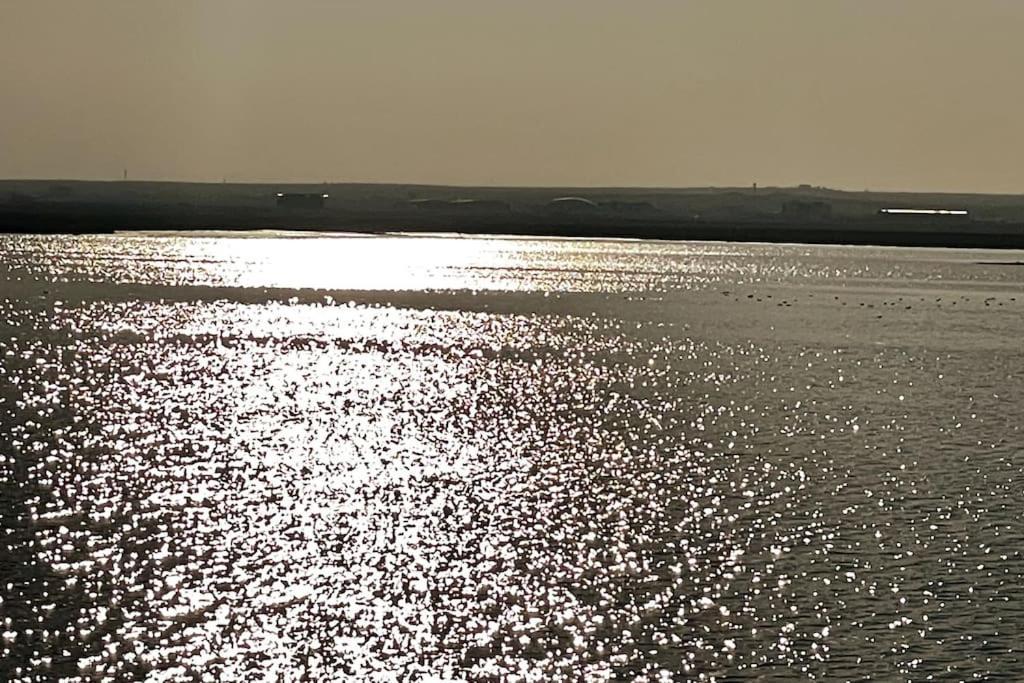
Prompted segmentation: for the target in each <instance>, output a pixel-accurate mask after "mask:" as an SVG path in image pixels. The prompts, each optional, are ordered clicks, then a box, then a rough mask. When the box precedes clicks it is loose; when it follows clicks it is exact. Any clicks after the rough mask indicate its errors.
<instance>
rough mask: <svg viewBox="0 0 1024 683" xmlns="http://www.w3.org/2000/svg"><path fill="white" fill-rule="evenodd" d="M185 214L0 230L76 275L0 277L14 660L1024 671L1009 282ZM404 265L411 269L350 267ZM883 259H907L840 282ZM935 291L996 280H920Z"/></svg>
mask: <svg viewBox="0 0 1024 683" xmlns="http://www.w3.org/2000/svg"><path fill="white" fill-rule="evenodd" d="M4 239H5V240H8V238H4ZM19 239H20V238H19ZM105 239H111V240H116V239H117V238H105ZM128 239H131V240H140V241H141V243H142V244H144V245H147V244H149V243H148V242H146V240H151V239H153V238H147V237H131V238H128ZM176 239H177V240H178V242H175V241H174V240H164V239H163V238H161V239H160V240H158V241H159V244H158V245H156V246H152V245H151V246H149V247H146V248H143V249H141V251H142V252H145V251H146V249H150V251H151V255H152V258H153V259H154V260H151V261H141V262H140V263H136V262H134V261H131V260H129V261H127V262H122V261H117V260H115V259H114V257H113V254H116V252H117V250H116V249H115V248H114V245H111V244H108V243H106V242H103V243H102V245H101V246H96V243H94V242H91V241H90V240H92V238H81V240H79V241H76V242H73V245H78V246H77V249H78V251H77V252H76V249H75V248H69V249H67V250H66V251H61V252H60V253H57V249H56V247H55V245H54V243H50V242H45V241H44V242H35V243H32V242H25V241H18V242H17V243H12V242H11V241H8V242H6V243H5V251H4V254H5V260H4V263H5V265H6V267H7V268H8V270H9V271H10V272H11V273H13V274H14V275H13V277H15V278H23V279H27V280H35V279H39V280H40V281H41V282H42V284H39V285H38V287H39V291H40V292H41V291H42V289H41V288H42V287H44V286H45V287H48V288H52V289H53V291H52V292H51V293H50V294H39V293H38V292H37V293H36V294H31V295H30V294H29V293H25V294H23V295H19V297H16V298H9V297H5V298H0V324H2V325H3V335H0V360H2V364H0V369H2V375H0V391H2V393H0V411H2V419H3V424H4V430H3V432H2V434H0V475H2V476H0V481H2V482H3V483H2V484H0V487H2V488H0V515H2V520H3V527H2V528H3V530H4V534H5V535H4V538H3V543H4V545H5V547H4V548H3V552H4V555H3V557H2V558H0V598H2V602H0V620H2V628H0V631H2V632H3V633H2V637H3V640H2V641H0V673H2V674H4V676H5V678H6V679H9V680H18V679H19V677H21V678H29V677H31V676H42V677H44V678H45V677H54V678H61V677H63V678H65V679H68V680H76V679H77V680H93V679H102V678H105V677H106V678H112V679H128V680H131V679H141V678H146V679H147V680H168V681H171V680H175V681H176V680H192V679H195V678H200V679H205V680H252V679H254V678H255V679H261V680H316V681H321V680H407V679H415V678H416V677H417V676H426V675H432V676H436V677H442V678H449V679H462V678H469V679H475V680H496V679H497V680H513V679H516V678H520V679H523V680H537V681H542V680H543V681H546V680H566V681H573V680H581V679H584V680H602V679H633V678H635V677H638V676H645V677H646V678H647V680H659V679H665V680H673V679H674V680H693V679H708V680H710V679H725V678H729V679H763V680H769V679H773V678H777V677H780V676H790V677H793V676H795V677H801V678H817V679H828V680H833V679H852V680H868V679H872V678H883V679H893V678H897V677H900V678H908V679H915V680H916V679H922V678H925V677H927V676H929V675H934V676H940V677H941V676H946V677H955V678H957V679H968V678H972V677H974V678H982V679H984V678H992V677H996V676H1000V675H1001V676H1003V677H1006V678H1011V679H1012V678H1015V677H1018V676H1019V675H1022V674H1024V667H1022V665H1021V664H1020V657H1019V644H1018V638H1017V631H1018V629H1017V625H1018V624H1019V622H1020V619H1021V618H1022V615H1024V612H1022V611H1021V600H1022V598H1024V593H1022V591H1024V588H1022V586H1024V584H1022V581H1021V579H1022V578H1024V577H1022V574H1024V560H1022V558H1021V555H1020V542H1021V540H1022V538H1021V537H1022V534H1021V526H1020V510H1021V509H1022V507H1021V506H1022V504H1024V500H1022V493H1021V491H1022V489H1021V486H1020V481H1021V477H1022V475H1024V451H1022V445H1021V439H1020V431H1019V429H1020V428H1019V424H1018V421H1019V420H1018V419H1019V406H1020V405H1021V400H1022V395H1024V394H1022V389H1024V386H1022V385H1021V377H1020V375H1019V373H1016V372H1015V371H1014V370H1013V368H1015V367H1019V366H1020V361H1021V360H1022V356H1021V349H1020V347H1019V345H1018V344H1014V343H1013V340H1014V339H1016V340H1019V339H1020V338H1021V334H1022V333H1024V322H1022V320H1024V316H1021V315H1020V314H1021V308H1022V307H1024V306H1022V304H1024V297H1022V296H1020V294H1021V291H1022V290H1024V287H1021V286H1020V280H1019V275H1018V274H1012V273H1004V272H1002V271H999V272H996V271H994V270H992V269H988V270H987V271H986V270H984V269H983V270H982V271H980V272H981V273H982V274H979V271H978V270H977V269H971V268H968V267H967V266H966V265H964V264H965V263H967V262H968V260H967V259H966V258H963V255H962V254H961V255H960V257H958V258H960V260H959V261H957V259H956V258H952V259H950V258H949V257H948V256H947V257H943V258H938V257H936V256H935V254H934V253H933V252H914V251H911V252H900V256H898V257H896V256H893V257H891V259H890V261H886V260H885V258H884V256H885V254H886V253H887V252H884V251H881V250H879V251H877V252H875V251H870V250H869V251H863V252H862V251H850V252H845V251H842V250H839V251H838V252H836V251H828V250H811V249H809V248H804V247H766V246H758V245H752V246H751V245H748V246H742V247H739V246H726V245H652V246H650V247H648V246H645V245H639V244H631V243H627V244H625V245H611V246H602V245H601V244H600V243H595V244H589V243H585V244H576V243H565V244H562V243H557V244H554V245H552V244H548V243H545V242H530V241H527V240H515V241H511V242H510V243H509V244H504V243H503V242H501V241H491V242H493V243H488V244H487V245H485V246H486V248H485V249H484V252H483V253H480V252H477V251H474V249H477V248H482V247H479V245H477V246H475V247H473V249H470V248H468V247H467V248H466V249H465V251H460V249H461V248H462V246H461V245H462V244H463V241H461V240H455V239H452V240H444V239H435V240H433V241H432V242H429V241H428V242H425V241H423V240H422V238H416V239H407V240H406V241H405V242H403V241H402V240H403V238H392V241H388V240H381V241H379V242H375V241H373V240H315V239H307V240H298V241H297V243H301V244H300V245H299V246H292V245H293V243H292V242H290V241H288V240H271V241H264V240H261V239H251V240H242V239H229V240H222V243H216V244H214V243H212V242H211V241H210V240H212V239H213V238H206V239H199V240H195V242H196V243H194V244H193V243H191V242H192V241H191V240H188V239H184V238H176ZM394 242H398V243H400V244H401V245H402V246H401V247H400V248H397V249H392V248H390V247H389V246H388V245H393V243H394ZM467 242H468V241H467ZM32 244H35V245H36V246H35V247H34V248H36V249H37V252H36V253H35V254H33V253H32V248H33V247H32V246H31V245H32ZM41 244H42V245H45V246H46V248H45V249H42V250H40V249H39V245H41ZM368 244H372V246H365V245H368ZM449 244H452V245H453V246H448V245H449ZM83 245H84V246H83ZM353 245H358V246H353ZM424 245H433V246H431V247H430V248H429V249H428V248H426V247H425V246H424ZM118 248H119V249H122V250H123V251H125V252H133V253H134V252H135V251H137V249H136V245H135V243H134V242H133V243H130V244H128V245H121V246H120V247H118ZM289 249H294V250H295V251H288V250H289ZM361 249H366V250H369V251H360V250H361ZM376 249H381V250H382V251H381V252H380V253H377V254H376V255H375V256H374V255H373V254H374V253H375V252H374V250H376ZM488 249H489V250H491V251H490V252H488V251H487V250H488ZM104 250H106V251H104ZM353 252H354V253H353ZM97 253H100V254H101V255H102V254H106V256H104V258H105V259H106V260H104V258H98V257H97ZM385 253H386V254H390V255H391V256H392V258H393V259H394V262H395V263H399V264H406V265H407V266H409V270H408V271H403V270H402V269H401V268H397V269H392V270H391V271H390V275H391V276H392V277H394V278H395V279H394V280H390V281H389V280H388V279H387V276H386V274H384V273H382V272H381V273H378V272H376V271H375V270H374V269H373V268H363V269H362V270H360V271H350V270H349V271H344V272H337V271H332V270H331V266H330V263H331V262H332V259H331V258H328V255H331V254H333V255H334V256H335V257H336V259H335V260H336V261H337V262H339V263H342V264H348V265H351V264H352V263H355V262H360V261H363V260H364V259H365V260H366V263H370V261H369V259H370V258H371V257H372V258H378V259H379V257H380V255H381V254H385ZM748 253H749V254H751V255H752V256H750V257H749V258H748V257H747V255H746V254H748ZM907 253H909V256H908V255H907ZM172 254H174V258H171V255H172ZM283 254H290V256H289V258H295V259H299V255H302V258H309V259H313V260H312V261H310V265H309V268H308V269H307V268H306V267H305V265H306V261H303V260H301V259H299V260H298V261H297V262H298V263H301V264H302V267H299V268H296V267H294V266H293V267H292V268H291V269H290V270H289V269H285V268H283V267H281V268H279V267H278V266H275V265H274V264H275V263H277V262H276V261H275V260H274V257H275V255H276V256H278V257H280V258H283ZM428 254H429V255H430V257H429V259H428V257H427V255H428ZM438 254H444V255H445V256H446V259H441V258H440V257H438ZM837 254H838V255H837ZM203 255H205V256H203ZM954 256H956V253H955V252H954ZM204 259H205V260H204ZM316 259H319V260H316ZM419 259H425V260H423V261H419ZM801 259H806V260H807V263H808V265H807V267H806V268H805V269H802V270H801V269H800V268H799V267H798V266H796V265H794V264H798V263H799V262H800V260H801ZM439 260H440V261H442V262H441V263H440V264H439V263H438V261H439ZM207 261H208V262H209V263H207ZM538 262H539V263H542V264H545V265H544V268H543V269H541V270H538V268H537V263H538ZM559 263H560V264H561V265H562V270H561V271H559V272H563V271H564V273H565V274H562V275H558V276H557V278H564V279H563V280H558V279H556V280H552V279H550V277H552V276H549V275H547V274H542V275H537V272H541V273H547V272H548V270H546V269H550V268H553V267H555V266H556V265H557V264H559ZM146 264H149V265H146ZM409 264H412V265H409ZM417 264H418V265H417ZM481 264H485V265H486V267H487V268H486V269H485V268H484V267H483V265H481ZM630 264H633V266H635V267H637V268H638V271H640V273H641V274H640V275H635V274H634V276H632V277H631V276H630V275H629V268H630ZM638 264H641V265H642V264H646V268H647V270H649V271H650V273H651V274H649V275H644V274H643V272H644V271H643V268H640V267H639V266H638ZM880 267H887V268H888V269H889V270H890V271H893V270H895V271H898V272H899V273H902V274H903V279H899V278H897V279H895V280H893V279H890V280H889V281H888V284H887V286H886V287H885V288H879V286H878V285H877V284H867V285H864V287H865V288H866V289H867V290H868V293H865V290H864V289H858V288H856V287H851V289H850V290H849V291H840V290H836V292H837V293H834V292H833V291H832V290H826V285H828V284H829V283H831V282H833V280H835V278H836V277H840V278H841V279H842V280H843V281H844V282H846V283H849V282H851V281H853V280H857V279H858V278H859V279H860V280H863V281H869V280H871V278H873V277H874V273H876V272H877V271H878V269H879V268H880ZM488 269H489V270H488ZM794 269H795V270H794ZM343 270H344V269H343ZM382 270H383V269H382ZM985 272H988V273H990V275H989V276H984V275H983V273H985ZM402 273H406V274H407V275H408V279H403V278H404V277H406V275H402ZM794 273H795V274H794ZM836 273H839V274H840V276H836ZM908 273H912V274H913V275H912V276H911V275H907V274H908ZM751 274H753V275H751ZM375 278H376V279H375ZM62 279H67V280H71V281H75V280H90V281H104V280H105V281H109V282H115V283H116V282H131V283H142V284H145V283H150V284H160V285H167V284H175V285H185V284H193V285H194V284H207V285H209V284H220V285H225V284H230V285H231V286H243V285H244V284H245V283H249V284H252V286H259V287H275V286H277V287H301V286H314V285H312V284H310V283H314V282H322V283H326V282H330V283H331V284H330V287H331V288H336V287H341V286H342V283H358V284H352V286H353V287H355V286H358V287H359V288H364V289H372V288H373V286H372V285H373V283H378V284H379V285H380V286H381V287H382V288H385V289H389V288H391V287H393V288H397V289H401V288H408V287H427V286H428V285H427V284H425V283H432V284H430V285H429V286H430V287H442V286H443V283H445V282H454V281H458V282H460V283H462V286H467V287H468V286H470V285H468V284H467V283H473V285H472V286H476V285H477V284H479V286H480V288H481V289H486V288H487V285H491V286H492V288H496V289H510V290H516V289H525V290H529V289H531V288H537V287H541V288H545V287H556V286H557V287H563V288H564V289H565V290H567V291H576V290H577V289H582V290H584V291H597V292H605V291H618V290H619V289H621V288H623V287H626V288H627V289H628V290H630V291H645V290H644V287H647V286H653V287H658V288H666V289H667V288H669V284H667V283H674V284H672V285H671V286H672V287H674V288H675V289H674V290H673V291H669V292H668V294H667V295H666V296H665V298H664V299H659V300H658V301H657V302H655V303H654V304H645V305H646V306H647V307H646V308H642V309H638V308H637V307H638V306H639V304H636V303H634V302H632V301H631V300H626V299H621V298H620V299H611V298H608V299H600V300H599V302H604V305H605V308H604V309H602V311H603V313H602V314H594V312H593V311H590V312H586V313H585V312H584V311H583V308H581V307H579V306H578V305H577V303H576V302H577V301H582V299H580V300H576V299H571V298H570V299H564V300H560V301H561V303H559V304H558V305H559V306H561V307H562V310H560V311H554V312H548V313H545V314H537V313H535V312H533V311H530V310H528V309H524V310H521V311H519V312H514V313H501V314H496V313H490V312H486V311H480V310H472V307H470V306H463V307H462V308H459V307H458V306H449V308H452V309H454V310H431V309H429V308H422V309H416V308H401V307H389V306H371V305H361V304H360V305H352V304H347V305H346V304H343V305H337V304H333V303H331V302H330V301H329V300H327V301H326V303H308V302H300V303H288V302H287V301H272V300H268V301H264V302H262V303H239V302H236V301H232V300H231V299H232V296H233V295H232V291H231V290H225V291H224V293H223V295H222V296H217V297H216V299H213V298H210V297H209V295H208V294H204V295H203V296H200V297H197V298H194V299H191V300H184V301H161V300H160V299H161V298H162V297H163V296H164V293H165V291H164V290H160V289H155V290H140V292H141V293H140V294H139V295H138V296H137V297H136V298H128V299H127V300H121V299H117V300H114V299H108V297H107V294H108V293H109V292H110V291H113V290H111V289H104V288H102V287H98V288H96V289H94V290H89V292H87V293H86V294H85V295H84V296H82V298H81V300H75V301H72V302H65V303H56V301H55V297H56V296H57V293H58V290H57V289H56V288H57V287H58V286H59V281H60V280H62ZM766 280H767V284H765V281H766ZM950 280H956V281H958V282H973V283H975V284H974V285H973V288H972V287H966V288H965V287H961V288H960V289H958V290H957V294H956V296H955V297H951V296H950V295H949V294H948V293H947V292H945V291H943V292H942V293H941V296H928V295H926V294H925V293H922V291H921V290H928V288H930V287H931V288H934V287H935V286H936V284H935V283H936V282H937V281H943V282H949V281H950ZM389 282H390V285H391V287H384V285H385V284H388V283H389ZM769 285H770V286H769ZM995 285H999V286H1000V287H1002V289H996V290H994V291H991V290H992V288H993V287H994V286H995ZM944 286H945V285H944ZM108 287H111V286H108ZM900 287H903V289H900ZM872 288H874V289H872ZM875 289H877V290H878V291H877V292H876V291H875ZM19 291H24V292H31V291H36V290H19ZM81 291H84V290H82V289H81V287H79V288H78V289H75V288H74V287H70V286H69V287H68V288H66V289H64V290H59V294H60V296H65V295H66V294H69V293H73V292H81ZM673 292H674V293H673ZM911 292H913V294H911ZM439 296H440V295H439ZM507 296H510V297H516V296H519V295H515V294H509V295H507ZM773 297H774V298H773ZM784 297H785V298H784ZM936 299H940V300H939V301H936ZM438 300H439V301H441V300H442V299H441V298H439V299H438ZM515 300H518V299H514V301H515ZM457 301H464V300H463V299H458V300H457ZM465 301H469V299H466V300H465ZM524 301H525V300H524ZM588 301H589V300H588ZM624 301H625V303H623V302H624ZM588 305H589V304H588ZM638 310H640V313H637V311H638ZM897 311H898V314H897ZM922 311H923V312H922ZM641 313H642V315H641ZM631 316H632V317H631ZM939 321H941V325H940V322H939ZM979 325H980V326H982V328H983V329H981V330H980V331H979ZM774 327H778V328H780V329H779V330H775V329H774ZM781 328H785V329H784V330H783V329H781ZM908 328H909V329H908ZM940 331H942V332H944V333H942V334H940ZM880 339H888V340H890V343H886V344H880V343H878V342H879V340H880ZM1007 340H1009V341H1007ZM985 344H987V346H984V345H985Z"/></svg>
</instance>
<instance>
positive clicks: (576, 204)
mask: <svg viewBox="0 0 1024 683" xmlns="http://www.w3.org/2000/svg"><path fill="white" fill-rule="evenodd" d="M548 208H551V209H554V210H556V211H565V212H577V211H581V212H589V211H598V210H600V207H599V206H598V205H597V204H595V203H594V202H592V201H590V200H589V199H586V198H584V197H556V198H554V199H552V200H551V201H550V202H548Z"/></svg>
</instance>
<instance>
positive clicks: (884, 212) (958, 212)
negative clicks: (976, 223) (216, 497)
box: [878, 209, 969, 218]
mask: <svg viewBox="0 0 1024 683" xmlns="http://www.w3.org/2000/svg"><path fill="white" fill-rule="evenodd" d="M878 213H879V215H881V216H918V217H921V216H960V217H961V218H964V217H966V216H968V215H969V212H968V211H967V209H879V210H878Z"/></svg>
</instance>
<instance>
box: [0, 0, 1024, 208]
mask: <svg viewBox="0 0 1024 683" xmlns="http://www.w3.org/2000/svg"><path fill="white" fill-rule="evenodd" d="M0 17H2V20H0V177H3V178H82V179H114V178H120V177H121V174H122V169H125V168H126V169H127V170H128V174H129V177H131V178H136V179H154V180H158V179H159V180H215V181H220V180H222V179H227V180H229V181H316V182H319V181H329V182H418V183H438V184H470V185H531V186H533V185H553V186H660V187H691V186H708V185H716V186H748V185H750V184H751V183H754V182H756V183H758V184H759V185H761V186H768V185H795V184H799V183H810V184H813V185H824V186H828V187H835V188H844V189H853V190H862V189H873V190H928V191H983V192H1005V193H1022V192H1024V163H1022V159H1024V88H1022V87H1021V76H1020V73H1019V71H1020V68H1021V66H1022V65H1024V40H1020V34H1021V31H1022V30H1024V2H1020V0H970V1H968V0H956V1H955V2H953V1H949V0H771V1H765V0H747V1H741V0H703V1H699V2H698V1H689V0H628V1H627V0H619V1H612V0H515V1H513V0H429V1H424V0H367V1H358V0H354V1H351V2H348V1H345V0H333V1H328V0H287V1H285V0H174V1H166V2H158V1H155V0H154V1H152V2H148V1H147V2H139V1H138V0H88V2H69V1H68V0H0Z"/></svg>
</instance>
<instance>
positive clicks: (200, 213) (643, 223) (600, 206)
mask: <svg viewBox="0 0 1024 683" xmlns="http://www.w3.org/2000/svg"><path fill="white" fill-rule="evenodd" d="M279 191H289V192H290V191H296V192H321V191H322V192H323V193H324V194H326V195H329V199H328V200H327V201H326V202H325V205H324V207H323V208H305V207H300V208H295V207H287V206H279V205H277V204H276V203H275V201H274V199H275V197H276V194H277V192H279ZM892 206H924V207H939V208H960V207H963V208H966V209H969V210H970V212H971V213H970V216H969V217H949V216H938V217H937V216H881V215H879V214H878V210H879V209H880V208H884V207H892ZM191 229H195V230H200V229H203V230H209V229H217V230H256V229H282V230H292V229H293V230H323V231H345V232H366V233H376V232H392V231H404V232H458V233H465V234H508V235H537V236H565V237H620V238H640V239H671V240H721V241H741V242H742V241H756V242H802V243H812V244H865V245H883V246H890V245H891V246H935V247H984V248H1024V198H1022V197H1017V196H1005V195H1002V196H1001V195H924V194H920V195H917V194H891V193H890V194H882V193H877V194H876V193H866V192H865V193H851V192H839V191H834V190H826V189H822V188H807V187H801V188H767V189H759V190H757V191H756V192H755V191H753V190H738V189H714V188H703V189H691V190H669V189H634V188H625V189H593V188H591V189H581V188H564V189H550V188H449V187H432V186H412V185H357V184H346V185H301V186H297V185H248V184H246V185H242V184H235V185H229V184H199V183H145V182H121V183H118V182H109V183H96V182H74V181H0V231H4V232H23V233H53V234H57V233H103V232H113V231H117V230H175V231H180V230H191Z"/></svg>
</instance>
